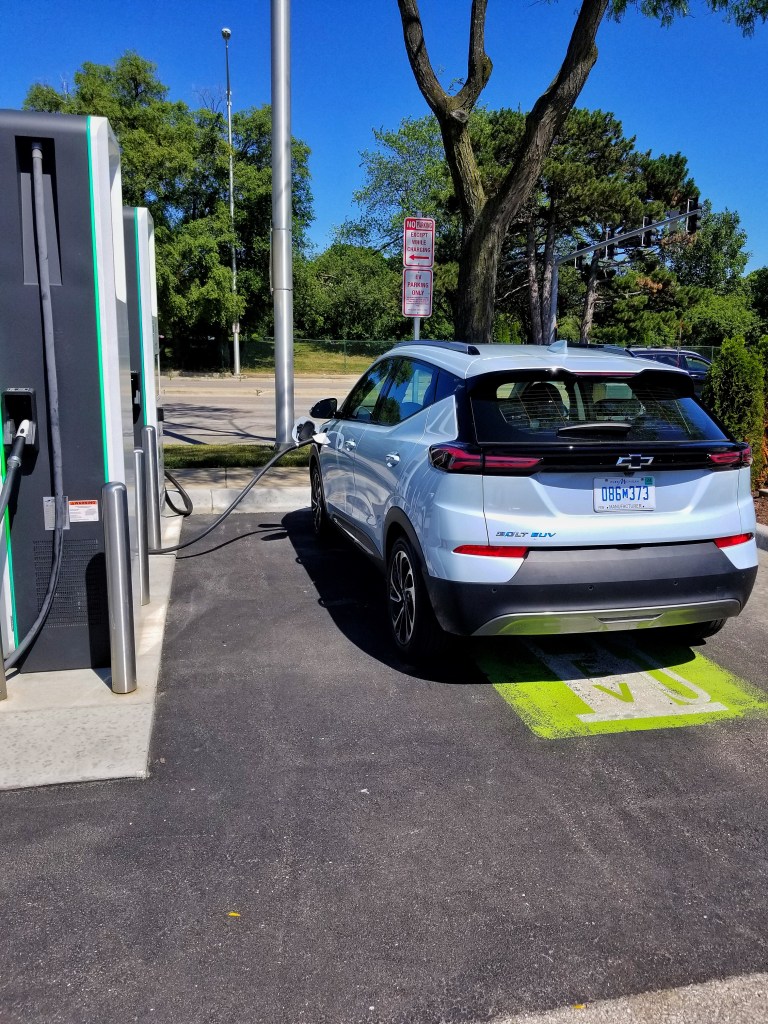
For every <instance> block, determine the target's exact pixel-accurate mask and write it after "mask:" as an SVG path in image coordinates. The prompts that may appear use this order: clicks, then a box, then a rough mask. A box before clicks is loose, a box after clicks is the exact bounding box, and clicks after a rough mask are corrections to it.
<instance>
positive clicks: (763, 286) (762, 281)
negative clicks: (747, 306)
mask: <svg viewBox="0 0 768 1024" xmlns="http://www.w3.org/2000/svg"><path fill="white" fill-rule="evenodd" d="M745 283H746V287H747V294H748V295H749V300H750V303H751V305H752V308H753V309H754V311H755V313H757V315H758V316H759V317H760V322H761V325H762V329H763V330H768V267H760V269H759V270H753V271H752V273H751V274H748V275H747V277H746V281H745Z"/></svg>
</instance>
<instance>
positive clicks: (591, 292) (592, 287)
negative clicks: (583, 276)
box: [580, 253, 600, 344]
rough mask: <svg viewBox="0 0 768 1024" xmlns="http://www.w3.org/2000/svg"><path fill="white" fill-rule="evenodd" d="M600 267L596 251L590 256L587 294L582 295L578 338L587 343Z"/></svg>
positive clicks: (593, 315) (595, 301)
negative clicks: (582, 305) (582, 303)
mask: <svg viewBox="0 0 768 1024" xmlns="http://www.w3.org/2000/svg"><path fill="white" fill-rule="evenodd" d="M599 269H600V260H599V259H598V253H594V255H593V256H592V262H591V263H590V265H589V277H588V278H587V294H586V295H585V296H584V312H583V315H582V317H581V334H580V340H581V341H583V342H585V343H587V344H588V343H589V335H590V332H591V330H592V321H593V320H594V317H595V305H596V304H597V273H598V270H599Z"/></svg>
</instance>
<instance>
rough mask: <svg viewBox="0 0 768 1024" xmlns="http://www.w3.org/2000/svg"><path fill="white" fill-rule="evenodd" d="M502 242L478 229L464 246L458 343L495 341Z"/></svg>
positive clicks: (476, 343)
mask: <svg viewBox="0 0 768 1024" xmlns="http://www.w3.org/2000/svg"><path fill="white" fill-rule="evenodd" d="M501 242H502V239H501V238H499V237H498V233H497V231H494V230H493V229H489V228H488V227H485V226H483V227H480V226H476V228H475V230H474V231H472V232H470V234H469V237H468V238H467V239H466V241H465V242H464V245H463V246H462V250H461V257H460V259H459V282H458V289H457V302H456V325H455V332H454V336H455V338H456V340H457V341H466V342H468V343H469V344H474V345H486V344H489V343H490V342H491V341H493V316H494V308H495V304H496V303H495V300H496V276H497V273H498V267H499V255H500V253H501Z"/></svg>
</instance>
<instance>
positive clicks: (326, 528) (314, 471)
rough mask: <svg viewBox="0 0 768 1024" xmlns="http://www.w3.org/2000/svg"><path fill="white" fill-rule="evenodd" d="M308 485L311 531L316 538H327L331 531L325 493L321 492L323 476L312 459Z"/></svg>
mask: <svg viewBox="0 0 768 1024" xmlns="http://www.w3.org/2000/svg"><path fill="white" fill-rule="evenodd" d="M309 487H310V495H311V502H312V532H313V533H314V535H315V537H317V539H318V540H327V538H328V534H329V533H330V531H331V521H330V519H329V518H328V510H327V508H326V507H325V495H324V493H323V478H322V476H321V474H320V466H319V464H318V463H317V462H316V461H314V460H313V461H312V462H311V463H310V467H309Z"/></svg>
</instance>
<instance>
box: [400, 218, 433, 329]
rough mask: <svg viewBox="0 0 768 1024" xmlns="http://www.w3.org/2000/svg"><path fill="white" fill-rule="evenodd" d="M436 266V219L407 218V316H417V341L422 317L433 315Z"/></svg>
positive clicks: (405, 226)
mask: <svg viewBox="0 0 768 1024" xmlns="http://www.w3.org/2000/svg"><path fill="white" fill-rule="evenodd" d="M434 263H435V222H434V220H433V219H432V218H431V217H406V218H405V223H404V224H403V268H404V269H403V316H409V317H413V340H414V341H418V340H419V335H420V326H421V324H420V320H421V317H425V316H431V315H432V267H433V266H434Z"/></svg>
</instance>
